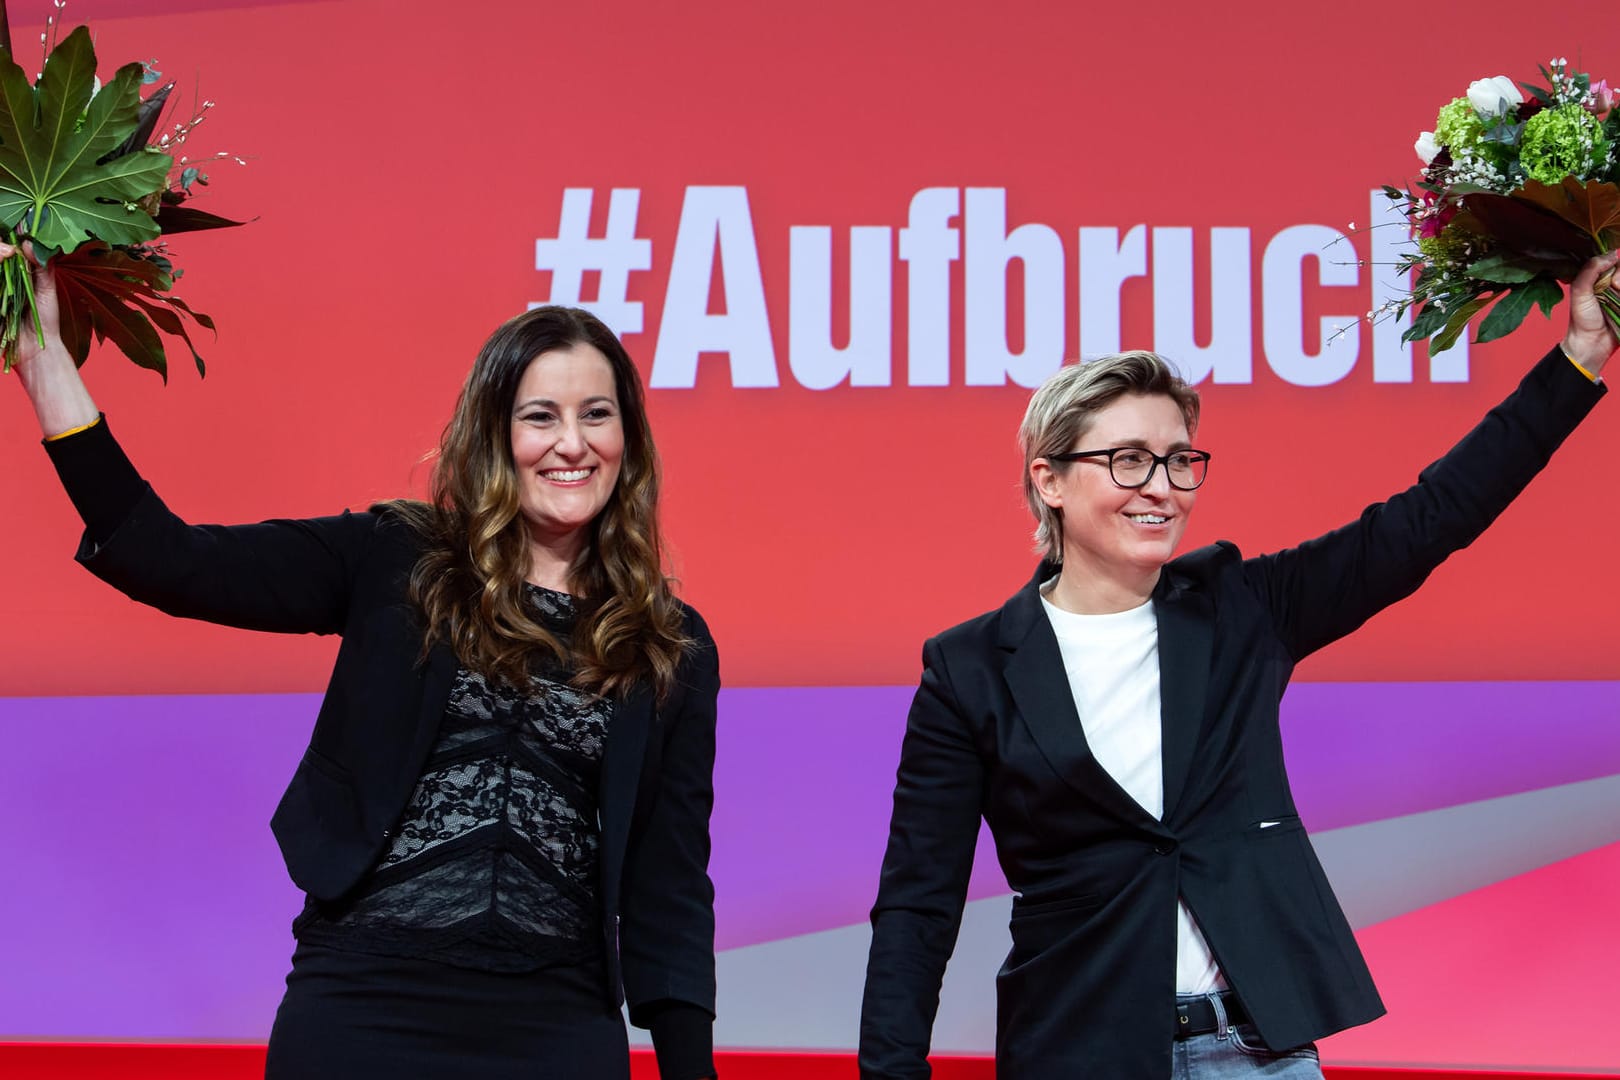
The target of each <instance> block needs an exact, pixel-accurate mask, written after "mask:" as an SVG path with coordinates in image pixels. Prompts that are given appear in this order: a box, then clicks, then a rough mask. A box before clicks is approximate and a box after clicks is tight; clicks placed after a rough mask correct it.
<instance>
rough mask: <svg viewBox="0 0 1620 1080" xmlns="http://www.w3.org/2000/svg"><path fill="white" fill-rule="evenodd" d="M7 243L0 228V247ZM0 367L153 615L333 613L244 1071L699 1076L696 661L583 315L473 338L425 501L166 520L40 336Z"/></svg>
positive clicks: (647, 496) (705, 1010) (701, 787)
mask: <svg viewBox="0 0 1620 1080" xmlns="http://www.w3.org/2000/svg"><path fill="white" fill-rule="evenodd" d="M10 254H11V250H10V249H8V248H6V247H5V246H4V245H0V257H4V256H6V255H10ZM36 278H37V284H36V299H37V310H38V314H39V316H40V322H41V326H42V328H43V335H42V339H41V338H36V337H34V336H33V335H25V340H23V341H22V342H21V343H20V344H19V355H18V356H17V357H16V358H15V359H16V360H17V371H18V374H19V375H20V376H21V381H22V383H23V385H24V387H25V388H26V390H27V392H28V395H29V398H30V400H31V401H32V403H33V405H34V409H35V412H36V414H37V416H38V418H39V421H40V425H41V428H42V430H43V432H44V434H45V436H46V444H45V445H46V449H47V450H48V452H49V453H50V456H51V459H52V462H53V463H54V464H55V466H56V468H57V470H58V472H59V474H60V476H61V478H62V481H63V484H64V486H65V487H66V489H67V492H68V495H69V497H70V498H71V499H72V501H73V503H74V506H75V507H76V508H77V509H78V511H79V513H80V515H81V516H82V517H83V519H84V523H85V534H84V539H83V543H82V545H81V547H80V550H79V552H78V558H79V560H80V561H81V562H82V563H83V564H84V565H85V566H86V567H87V568H88V569H89V570H90V571H91V572H92V573H94V574H96V575H97V576H98V577H101V578H102V579H103V580H105V581H107V582H109V583H110V584H112V585H113V586H114V587H116V588H118V589H119V590H121V591H123V592H124V593H126V594H127V595H129V596H130V597H131V598H133V599H135V600H138V601H140V602H142V603H146V604H150V605H153V606H155V607H158V608H160V609H162V610H163V611H166V612H168V613H170V614H174V615H179V616H184V617H190V618H200V619H206V620H209V621H212V622H217V623H223V624H227V625H232V626H240V627H246V628H251V629H257V630H269V631H281V632H287V633H335V634H340V635H342V644H341V646H340V648H339V650H338V656H337V661H336V664H335V666H334V669H333V672H332V678H331V682H330V684H329V686H328V688H327V692H326V695H325V698H324V699H323V701H322V704H321V708H320V712H319V715H318V717H317V719H316V723H315V729H314V732H313V734H312V736H311V739H310V745H309V748H308V750H307V751H306V752H305V754H304V757H303V760H302V762H301V763H300V764H299V767H298V769H297V771H296V773H295V774H294V776H293V779H292V782H291V784H290V785H289V786H288V788H287V791H286V794H285V795H284V796H283V797H282V800H281V803H280V805H279V807H278V808H277V810H276V813H275V816H274V819H273V822H272V825H273V828H274V830H275V833H276V837H277V840H278V842H279V843H280V845H281V849H282V853H283V855H284V857H285V858H286V862H287V868H288V871H289V873H290V874H291V876H292V879H293V881H294V882H295V883H296V884H297V885H298V886H299V887H300V888H301V889H303V890H304V892H305V894H306V897H307V898H306V901H305V904H304V908H303V911H302V912H301V913H300V914H299V915H298V917H297V919H296V920H295V921H294V923H293V930H294V935H295V937H296V939H297V947H296V951H295V952H294V955H293V962H292V970H291V973H290V974H289V975H288V977H287V992H286V995H285V997H284V998H283V1000H282V1003H281V1007H280V1009H279V1010H278V1012H277V1015H276V1021H275V1026H274V1029H273V1031H272V1034H271V1038H270V1051H269V1058H268V1066H267V1075H268V1076H271V1077H277V1078H281V1077H289V1078H290V1077H299V1078H313V1077H343V1078H346V1080H349V1078H356V1077H373V1076H374V1077H384V1076H386V1077H390V1078H394V1077H406V1076H410V1077H479V1078H496V1077H501V1078H505V1077H512V1078H518V1077H524V1078H536V1077H557V1078H563V1077H568V1078H574V1077H591V1078H593V1080H595V1078H612V1077H620V1078H625V1077H628V1075H629V1066H628V1050H627V1045H626V1036H625V1031H624V1025H623V1021H622V1020H621V1018H620V1013H619V1006H620V1005H621V1004H623V1003H627V1004H628V1006H629V1014H630V1019H631V1021H632V1022H633V1023H635V1024H638V1025H640V1026H644V1027H649V1028H651V1030H652V1035H653V1042H654V1046H655V1048H656V1051H657V1056H658V1063H659V1069H660V1073H661V1075H662V1076H664V1077H666V1078H672V1080H673V1078H679V1080H694V1078H697V1077H702V1076H712V1075H713V1074H714V1065H713V1054H712V1035H711V1027H712V1021H713V1013H714V902H713V901H714V892H713V887H712V885H711V883H710V881H709V878H708V873H707V865H708V856H709V834H708V822H709V811H710V807H711V804H712V801H713V785H712V773H713V762H714V723H715V700H716V695H717V693H718V690H719V671H718V662H717V658H716V652H715V646H714V642H713V639H712V638H711V637H710V636H709V632H708V629H707V627H706V626H705V625H704V623H703V620H702V618H701V617H700V616H699V615H698V614H697V612H695V611H694V610H692V609H691V608H690V607H687V606H686V605H685V604H683V603H681V602H680V601H679V600H677V599H676V598H675V597H674V595H673V594H672V593H671V590H670V585H669V581H668V579H667V577H666V576H665V574H664V571H663V548H662V542H661V538H660V535H659V530H658V513H657V509H658V488H659V470H658V458H657V452H656V450H655V448H654V445H653V440H652V433H651V430H650V429H649V427H648V424H647V417H646V412H645V408H644V403H643V396H642V389H641V382H640V378H639V375H638V374H637V372H636V369H635V367H634V365H633V364H632V362H631V360H630V358H629V356H628V355H627V354H626V353H625V351H624V348H623V346H622V345H621V344H620V343H619V341H618V339H617V338H615V337H614V336H613V334H612V332H611V331H609V330H608V329H607V327H605V326H603V325H602V323H600V322H599V321H598V320H596V319H595V318H593V317H592V316H591V315H589V314H588V313H586V312H583V311H579V310H574V309H569V308H560V307H547V308H538V309H535V310H533V311H530V312H528V313H527V314H524V315H521V316H518V317H517V318H515V319H512V320H511V321H509V322H507V323H505V324H504V325H502V326H501V327H500V328H498V329H497V330H496V331H495V333H494V334H493V335H491V337H490V338H489V340H488V341H487V342H486V343H485V344H484V347H483V348H482V349H481V350H480V352H479V354H478V357H477V359H476V360H475V362H474V364H473V368H472V371H471V373H470V374H469V375H468V377H467V382H466V385H465V386H464V387H463V389H462V392H461V396H460V399H459V401H458V403H457V405H456V410H455V414H454V416H453V417H452V419H451V421H450V423H449V424H448V425H447V427H446V429H445V433H444V438H443V442H442V446H441V452H440V454H439V457H438V461H437V464H436V466H435V469H434V475H433V493H432V500H431V501H430V502H414V501H408V500H401V501H395V502H391V503H385V504H381V505H378V506H375V507H372V508H371V510H369V511H367V512H364V513H347V512H346V513H343V514H341V515H338V516H335V517H330V518H318V519H309V520H300V521H285V520H283V521H270V522H264V523H262V524H257V525H245V526H194V525H188V524H186V523H185V522H183V521H181V520H180V519H179V518H178V517H176V516H175V515H174V514H173V513H172V512H170V511H169V510H168V509H167V508H166V507H165V506H164V505H163V503H162V501H161V500H160V499H159V498H158V496H157V495H156V494H155V493H154V492H153V490H152V489H151V487H150V486H149V485H148V484H147V483H146V482H145V481H144V480H143V479H142V478H141V477H140V475H139V473H137V472H136V471H135V468H134V467H133V465H131V464H130V462H129V460H128V458H127V457H125V456H124V454H123V452H122V450H120V448H119V447H118V444H117V443H116V442H115V441H114V440H113V438H112V435H111V433H110V431H109V429H108V425H107V421H106V419H105V417H103V416H102V415H101V414H100V413H99V412H98V411H97V409H96V407H95V405H94V403H93V402H92V400H91V398H90V395H89V393H88V391H87V390H86V389H85V386H84V384H83V382H82V381H81V380H80V378H79V376H78V372H77V370H76V368H75V366H74V364H73V361H72V359H71V358H70V357H69V355H68V354H67V352H66V351H65V350H64V349H63V348H62V345H61V341H60V337H59V335H58V333H57V328H56V303H55V294H54V288H53V285H52V282H51V278H50V274H49V271H48V270H42V271H39V272H37V274H36Z"/></svg>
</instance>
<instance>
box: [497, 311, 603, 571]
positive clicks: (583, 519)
mask: <svg viewBox="0 0 1620 1080" xmlns="http://www.w3.org/2000/svg"><path fill="white" fill-rule="evenodd" d="M623 459H624V422H623V417H622V415H621V412H620V408H619V396H618V391H617V388H616V387H615V384H614V380H613V368H612V365H611V364H609V363H608V358H607V357H606V356H604V355H602V352H601V350H600V349H597V348H596V347H595V346H594V345H589V344H586V343H583V342H582V343H579V344H576V345H570V346H568V347H567V348H563V349H553V350H550V351H548V352H543V353H541V354H540V355H539V356H536V357H535V358H534V359H533V360H531V361H530V362H529V365H528V367H527V368H525V369H524V371H523V377H522V379H520V380H519V382H518V388H517V395H516V397H515V398H514V400H513V402H512V465H513V467H514V468H515V469H516V471H517V478H518V484H519V486H520V488H521V490H522V512H523V518H524V521H525V523H526V524H527V525H528V528H529V535H530V537H531V539H532V540H533V542H534V543H535V544H536V545H537V546H538V547H540V548H543V549H545V550H547V551H549V552H552V553H554V554H557V555H559V556H561V557H563V558H564V559H571V558H572V557H573V555H574V554H575V553H577V552H578V551H579V548H580V545H581V544H583V543H584V540H585V536H586V533H585V532H584V531H583V530H584V529H585V528H586V527H587V526H589V525H590V523H591V522H592V521H594V520H596V516H597V515H598V514H600V513H601V512H602V508H603V507H604V506H606V505H607V503H608V499H609V498H610V497H611V496H612V494H613V488H614V485H615V484H616V483H617V482H618V479H619V467H620V464H621V462H622V461H623Z"/></svg>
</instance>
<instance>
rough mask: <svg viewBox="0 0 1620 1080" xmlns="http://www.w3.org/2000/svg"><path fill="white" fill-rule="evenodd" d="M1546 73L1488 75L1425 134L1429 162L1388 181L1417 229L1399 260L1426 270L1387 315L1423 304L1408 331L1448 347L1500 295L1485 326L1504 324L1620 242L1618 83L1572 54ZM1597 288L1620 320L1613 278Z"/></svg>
mask: <svg viewBox="0 0 1620 1080" xmlns="http://www.w3.org/2000/svg"><path fill="white" fill-rule="evenodd" d="M1541 73H1542V76H1543V78H1544V79H1545V80H1546V83H1547V85H1546V86H1536V85H1530V84H1522V91H1523V92H1521V86H1520V85H1515V84H1514V83H1513V81H1512V80H1511V79H1508V78H1507V77H1506V76H1502V75H1498V76H1496V77H1494V78H1489V79H1480V80H1477V81H1476V82H1474V83H1473V84H1472V85H1471V86H1469V88H1468V93H1467V94H1466V95H1465V96H1463V97H1459V98H1456V99H1455V100H1453V101H1451V102H1449V103H1448V104H1446V105H1445V106H1444V107H1443V108H1441V110H1440V114H1439V117H1438V118H1437V120H1436V123H1435V129H1434V131H1432V132H1430V131H1425V132H1423V133H1422V134H1421V135H1419V136H1418V140H1417V143H1416V145H1415V147H1414V148H1415V149H1416V150H1417V153H1418V156H1419V157H1420V158H1422V159H1423V163H1424V166H1425V167H1424V170H1423V174H1422V176H1421V177H1420V178H1419V179H1418V180H1417V181H1416V182H1415V183H1414V184H1413V185H1412V186H1411V187H1410V188H1409V189H1407V190H1405V191H1402V190H1400V189H1398V188H1393V187H1386V188H1385V189H1384V191H1385V194H1387V195H1388V196H1389V197H1390V198H1391V199H1392V200H1394V201H1395V202H1396V204H1397V206H1398V208H1399V209H1400V210H1401V212H1402V213H1404V214H1405V215H1406V217H1407V219H1408V220H1409V221H1410V222H1411V226H1412V232H1413V237H1414V239H1415V241H1416V250H1415V251H1413V252H1412V253H1411V254H1409V255H1407V256H1405V257H1404V258H1403V259H1402V261H1401V263H1400V265H1399V267H1398V269H1400V270H1401V271H1404V272H1413V271H1415V272H1416V274H1417V277H1416V280H1415V281H1414V282H1413V285H1412V291H1411V293H1410V294H1409V295H1408V296H1406V297H1404V298H1402V299H1401V300H1399V301H1396V302H1394V303H1393V304H1391V305H1389V307H1388V308H1386V309H1385V310H1384V311H1382V312H1377V313H1375V316H1376V315H1378V314H1388V315H1393V316H1395V317H1399V316H1402V315H1404V314H1405V313H1406V312H1407V311H1408V309H1412V310H1413V311H1414V313H1415V317H1414V318H1413V321H1412V325H1411V326H1410V327H1409V328H1408V329H1407V331H1406V332H1405V334H1404V335H1403V337H1404V340H1407V341H1415V340H1418V339H1420V338H1428V339H1429V348H1430V350H1431V351H1433V352H1440V351H1442V350H1444V349H1448V348H1450V347H1451V346H1452V345H1453V344H1455V343H1456V341H1457V338H1458V337H1459V336H1460V335H1461V334H1462V333H1463V331H1464V330H1465V329H1466V328H1467V326H1468V324H1469V321H1470V320H1472V319H1473V317H1474V316H1475V315H1477V314H1479V313H1480V312H1481V311H1484V310H1485V309H1486V308H1490V309H1491V310H1490V312H1489V313H1488V314H1487V315H1486V316H1485V318H1484V319H1483V320H1482V321H1481V323H1480V325H1479V330H1478V332H1477V335H1476V337H1475V340H1476V341H1490V340H1493V339H1495V338H1499V337H1501V336H1503V335H1504V334H1507V333H1510V332H1511V331H1513V330H1514V329H1516V328H1517V327H1518V326H1519V324H1520V323H1521V322H1522V321H1523V320H1524V317H1525V315H1527V314H1528V313H1529V311H1530V309H1531V308H1532V307H1539V308H1541V310H1542V313H1543V314H1549V313H1551V311H1552V309H1553V307H1554V306H1555V305H1557V304H1558V302H1559V301H1560V300H1562V299H1563V296H1564V292H1563V288H1562V285H1563V284H1567V283H1569V282H1571V281H1573V280H1574V279H1575V276H1576V274H1578V273H1579V272H1580V269H1581V267H1582V266H1583V265H1584V264H1585V263H1586V262H1587V260H1588V259H1590V258H1591V257H1592V256H1593V255H1597V254H1600V253H1603V252H1607V251H1610V250H1612V249H1614V248H1616V247H1620V186H1617V181H1620V165H1617V150H1616V145H1617V143H1620V109H1616V108H1615V105H1616V93H1615V91H1614V90H1613V89H1611V88H1610V87H1609V85H1608V83H1607V82H1597V83H1593V82H1592V80H1591V77H1590V76H1589V75H1587V74H1586V73H1584V72H1576V73H1571V72H1570V71H1569V66H1568V62H1567V61H1566V60H1562V59H1558V60H1553V61H1551V62H1550V63H1549V64H1548V65H1547V66H1546V67H1544V68H1542V69H1541ZM1596 291H1597V296H1598V300H1599V302H1600V303H1601V304H1602V305H1603V310H1604V314H1605V315H1606V316H1607V317H1608V319H1609V321H1610V322H1611V323H1612V324H1613V325H1614V326H1616V327H1617V328H1620V298H1617V297H1616V296H1615V294H1614V293H1612V292H1610V291H1609V289H1608V281H1607V280H1605V281H1604V282H1602V283H1600V284H1599V285H1598V287H1597V290H1596ZM1493 302H1494V304H1495V306H1494V307H1492V306H1491V305H1492V304H1493Z"/></svg>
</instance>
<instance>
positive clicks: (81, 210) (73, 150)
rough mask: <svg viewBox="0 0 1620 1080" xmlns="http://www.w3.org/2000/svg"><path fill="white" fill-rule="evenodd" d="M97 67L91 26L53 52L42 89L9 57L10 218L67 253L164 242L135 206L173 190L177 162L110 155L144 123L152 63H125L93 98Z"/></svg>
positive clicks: (151, 154)
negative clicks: (86, 246)
mask: <svg viewBox="0 0 1620 1080" xmlns="http://www.w3.org/2000/svg"><path fill="white" fill-rule="evenodd" d="M95 69H96V56H95V49H94V46H93V45H92V44H91V41H90V33H89V31H88V30H86V29H85V28H84V27H82V26H81V27H79V28H78V29H76V30H74V31H73V33H71V34H69V35H68V36H67V38H66V39H65V40H64V41H63V42H62V43H61V44H60V45H58V46H57V47H56V49H55V50H54V51H53V52H52V53H51V55H50V57H49V58H47V60H46V61H45V71H44V73H43V74H42V75H41V76H40V79H39V85H38V87H34V86H30V85H29V82H28V76H27V75H26V74H25V73H24V72H23V70H22V68H20V67H18V66H17V64H16V62H15V61H13V60H12V59H11V57H10V56H9V55H0V223H3V224H5V225H8V226H12V227H15V228H19V229H21V231H23V232H25V233H27V234H28V235H30V236H34V237H36V238H38V239H39V240H40V241H41V242H42V243H43V244H45V245H47V246H49V247H52V248H58V249H60V250H62V251H72V250H73V249H74V248H76V247H77V246H78V245H79V244H81V243H84V242H85V241H86V240H89V239H91V238H95V239H100V240H105V241H107V242H108V243H112V244H136V243H140V242H142V241H146V240H154V239H156V238H157V236H158V228H157V225H156V223H154V222H153V220H152V217H151V215H150V214H148V213H146V212H145V211H143V210H141V209H140V208H139V207H138V206H137V205H135V204H136V203H137V202H139V201H140V200H142V199H145V198H148V197H149V196H151V195H153V194H155V193H156V192H158V191H160V190H162V189H163V188H164V187H165V186H166V184H167V178H168V172H169V168H170V166H171V164H172V162H171V161H170V159H169V156H168V155H167V154H164V153H161V152H159V151H154V150H150V149H144V148H143V149H141V150H138V151H135V152H132V153H129V154H125V155H123V156H115V157H112V158H111V159H110V160H106V161H104V162H103V161H102V160H101V159H103V158H106V157H107V156H108V155H110V154H113V153H114V152H115V151H117V150H118V149H119V147H120V146H121V145H122V144H123V143H125V142H126V141H127V140H128V139H129V137H130V135H131V134H132V133H133V132H134V131H135V130H136V128H137V126H138V125H139V123H140V120H141V117H140V108H141V100H140V84H141V75H142V69H141V65H139V64H126V65H125V66H123V67H121V68H119V69H118V72H117V74H115V75H114V76H113V78H112V79H111V80H109V81H108V82H107V84H106V85H105V86H103V87H102V89H101V92H100V93H98V94H96V95H95V98H94V99H93V100H92V98H91V97H90V92H91V87H92V83H93V80H94V78H95ZM143 321H144V320H143Z"/></svg>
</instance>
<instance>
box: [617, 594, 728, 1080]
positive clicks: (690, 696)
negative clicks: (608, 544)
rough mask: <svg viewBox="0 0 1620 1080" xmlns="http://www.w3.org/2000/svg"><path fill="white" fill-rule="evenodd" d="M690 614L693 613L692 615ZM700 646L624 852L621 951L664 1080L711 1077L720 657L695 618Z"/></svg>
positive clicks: (633, 1014)
mask: <svg viewBox="0 0 1620 1080" xmlns="http://www.w3.org/2000/svg"><path fill="white" fill-rule="evenodd" d="M688 610H689V611H690V609H688ZM691 620H692V621H691V624H690V627H689V633H690V634H691V636H692V638H693V639H694V641H695V642H696V647H695V648H694V650H693V651H692V653H690V654H689V655H688V657H687V659H686V660H685V662H683V664H682V672H681V675H680V678H681V682H682V686H681V691H680V698H681V700H680V702H679V706H678V708H677V710H676V711H675V712H674V713H673V715H668V716H665V717H663V719H662V722H661V725H660V728H659V730H658V732H657V735H656V736H655V737H661V738H662V739H663V747H662V752H661V755H660V762H659V772H658V787H657V796H656V798H655V799H654V801H653V804H652V809H651V811H650V812H649V813H648V814H647V817H646V820H645V825H644V827H643V829H642V830H641V832H640V834H639V836H638V837H637V838H636V840H635V841H634V843H633V844H632V846H631V848H630V849H629V851H628V852H627V853H626V865H625V874H624V897H623V904H622V908H623V910H622V912H621V923H620V926H619V951H620V959H621V965H622V969H623V972H624V983H625V997H626V1001H627V1002H628V1005H629V1011H630V1021H631V1023H633V1024H635V1025H636V1026H638V1027H644V1028H649V1029H650V1030H651V1032H652V1036H653V1048H654V1050H655V1051H656V1053H657V1056H658V1066H659V1075H660V1076H662V1077H664V1080H695V1078H696V1077H702V1076H710V1075H713V1073H714V1053H713V1051H714V1035H713V1022H714V999H715V976H714V884H713V882H712V881H711V880H710V879H709V815H710V812H711V811H712V810H713V808H714V747H715V713H716V705H717V702H718V699H719V694H720V660H719V653H718V650H717V649H716V647H715V644H714V639H713V637H711V636H710V634H709V629H708V627H707V625H705V624H704V622H703V619H702V617H701V616H699V615H698V614H697V613H696V612H695V611H692V612H691Z"/></svg>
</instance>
